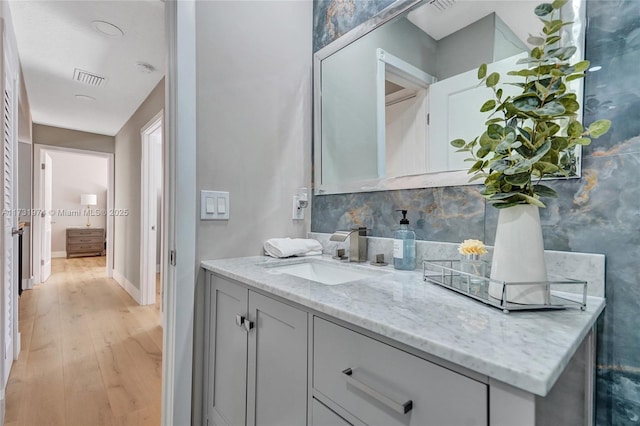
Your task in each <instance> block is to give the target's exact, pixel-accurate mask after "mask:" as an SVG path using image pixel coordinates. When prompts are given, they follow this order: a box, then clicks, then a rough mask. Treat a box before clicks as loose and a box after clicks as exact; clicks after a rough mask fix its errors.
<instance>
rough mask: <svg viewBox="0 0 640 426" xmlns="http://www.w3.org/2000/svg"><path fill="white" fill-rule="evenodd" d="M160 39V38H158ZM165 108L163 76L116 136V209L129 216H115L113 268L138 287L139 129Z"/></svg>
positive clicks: (140, 143) (140, 146) (140, 144)
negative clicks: (125, 212)
mask: <svg viewBox="0 0 640 426" xmlns="http://www.w3.org/2000/svg"><path fill="white" fill-rule="evenodd" d="M159 42H160V41H159ZM163 108H164V78H163V79H162V80H160V83H158V84H157V86H156V87H155V88H154V89H153V90H152V91H151V93H150V94H149V96H148V97H147V99H145V101H144V102H143V103H142V104H141V105H140V107H139V108H138V110H137V111H136V112H135V113H134V114H133V115H132V116H131V118H130V119H129V121H127V123H126V124H125V125H124V126H122V129H120V131H119V132H118V134H117V135H116V136H115V141H116V143H115V167H116V172H115V191H114V195H115V206H114V207H115V208H116V209H127V210H128V215H126V216H116V217H114V221H115V225H114V227H115V228H114V231H115V232H114V249H115V250H114V259H113V261H114V263H113V269H114V270H115V271H117V273H118V274H120V275H121V276H123V277H124V278H125V279H126V280H127V281H129V282H130V283H131V284H132V285H133V287H135V288H137V289H140V209H141V201H140V189H141V183H140V180H141V167H142V136H141V135H140V130H142V128H143V127H144V126H145V125H146V124H147V123H148V122H149V120H151V119H152V118H153V117H155V116H156V115H157V114H158V113H159V112H160V111H161V110H162V109H163Z"/></svg>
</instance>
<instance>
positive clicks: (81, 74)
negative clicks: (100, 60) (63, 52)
mask: <svg viewBox="0 0 640 426" xmlns="http://www.w3.org/2000/svg"><path fill="white" fill-rule="evenodd" d="M73 79H74V80H75V81H79V82H80V83H84V84H86V85H89V86H93V87H102V86H104V85H105V84H106V83H107V79H106V78H105V77H102V76H100V75H98V74H94V73H92V72H89V71H82V70H79V69H78V68H76V69H75V70H73Z"/></svg>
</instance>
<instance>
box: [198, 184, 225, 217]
mask: <svg viewBox="0 0 640 426" xmlns="http://www.w3.org/2000/svg"><path fill="white" fill-rule="evenodd" d="M207 199H208V200H209V202H208V203H207ZM207 205H208V207H209V208H208V209H207ZM212 207H213V208H212ZM200 220H229V193H228V192H223V191H205V190H202V191H200Z"/></svg>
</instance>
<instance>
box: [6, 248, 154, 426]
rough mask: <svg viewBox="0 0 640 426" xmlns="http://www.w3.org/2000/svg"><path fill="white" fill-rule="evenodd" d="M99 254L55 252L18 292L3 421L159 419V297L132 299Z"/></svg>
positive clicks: (93, 425)
mask: <svg viewBox="0 0 640 426" xmlns="http://www.w3.org/2000/svg"><path fill="white" fill-rule="evenodd" d="M104 262H105V258H104V257H102V258H101V257H86V258H76V259H54V260H53V264H52V274H51V277H50V278H49V280H48V281H47V282H46V283H45V284H41V285H38V286H36V288H35V289H33V290H29V291H24V292H23V293H22V296H21V297H20V313H19V318H20V320H19V326H20V332H21V334H22V336H21V337H22V343H21V344H22V347H21V351H20V357H19V359H18V360H17V361H15V362H14V364H13V368H12V370H11V375H10V377H9V384H8V386H7V394H6V414H5V425H7V426H16V425H25V426H40V425H66V426H72V425H82V426H98V425H114V426H115V425H118V426H120V425H136V426H138V425H159V424H160V401H161V388H162V328H161V327H160V320H159V304H156V305H155V306H153V305H151V306H139V305H138V304H137V303H136V302H135V301H134V300H133V299H132V298H131V297H130V296H129V295H128V294H127V293H126V292H125V291H124V290H123V289H122V288H121V287H120V286H119V285H118V284H117V283H116V282H115V281H113V280H112V279H108V278H106V275H105V266H104V265H105V263H104Z"/></svg>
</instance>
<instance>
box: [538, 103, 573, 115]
mask: <svg viewBox="0 0 640 426" xmlns="http://www.w3.org/2000/svg"><path fill="white" fill-rule="evenodd" d="M532 112H533V113H534V114H536V115H539V116H544V117H554V116H558V115H562V114H564V113H565V112H566V109H565V108H564V106H563V105H562V104H561V103H558V102H550V103H548V104H545V105H543V106H542V107H541V108H537V109H535V110H533V111H532Z"/></svg>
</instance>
